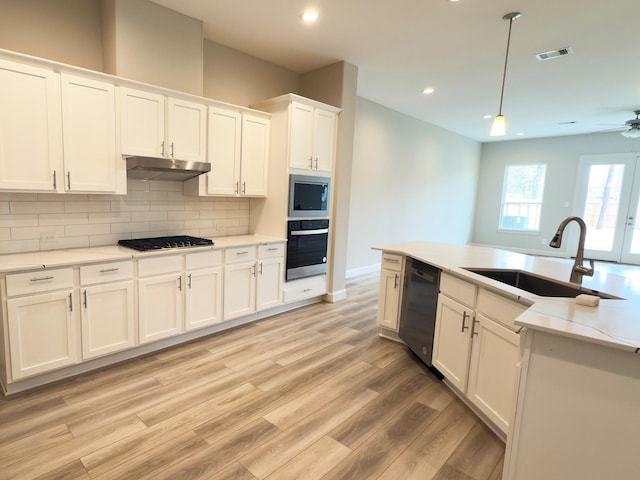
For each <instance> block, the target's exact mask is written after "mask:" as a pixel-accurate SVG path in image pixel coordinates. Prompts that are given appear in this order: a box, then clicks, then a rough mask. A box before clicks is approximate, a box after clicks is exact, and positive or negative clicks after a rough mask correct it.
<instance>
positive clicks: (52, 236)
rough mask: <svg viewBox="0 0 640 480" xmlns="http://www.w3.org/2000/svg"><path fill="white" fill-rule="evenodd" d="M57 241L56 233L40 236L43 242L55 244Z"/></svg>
mask: <svg viewBox="0 0 640 480" xmlns="http://www.w3.org/2000/svg"><path fill="white" fill-rule="evenodd" d="M55 240H56V234H55V233H54V232H47V233H41V234H40V241H41V242H45V243H46V242H54V241H55Z"/></svg>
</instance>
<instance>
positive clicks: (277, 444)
mask: <svg viewBox="0 0 640 480" xmlns="http://www.w3.org/2000/svg"><path fill="white" fill-rule="evenodd" d="M347 292H348V295H347V299H346V300H344V301H342V302H339V303H336V304H324V303H323V304H316V305H311V306H308V307H304V308H301V309H298V310H296V311H293V312H287V313H284V314H281V315H278V316H275V317H272V318H269V319H266V320H263V321H260V322H257V323H254V324H251V325H248V326H244V327H240V328H238V329H235V330H232V331H228V332H224V333H221V334H218V335H215V336H211V337H208V338H204V339H201V340H198V341H195V342H192V343H189V344H186V345H182V346H179V347H176V348H173V349H170V350H165V351H163V352H158V353H156V354H153V355H149V356H146V357H144V358H140V359H136V360H133V361H130V362H127V363H123V364H120V365H116V366H113V367H110V368H107V369H103V370H101V371H98V372H94V373H89V374H85V375H82V376H80V377H76V378H73V379H69V380H65V381H62V382H59V383H57V384H54V385H51V386H47V387H44V388H41V389H38V390H37V391H33V392H28V393H24V394H20V395H17V396H14V397H9V398H0V479H7V480H8V479H18V480H22V479H25V480H26V479H66V480H74V479H77V480H80V479H105V480H107V479H108V480H112V479H135V480H140V479H171V480H181V479H184V480H188V479H209V480H222V479H238V480H294V479H295V480H297V479H304V480H320V479H322V480H337V479H349V480H370V479H380V480H398V479H402V480H410V479H420V480H429V479H435V480H454V479H461V480H498V479H499V478H500V477H501V474H502V463H503V458H504V444H503V443H502V442H501V441H500V440H499V439H498V438H497V437H496V436H495V435H494V434H493V433H492V432H491V431H490V430H489V429H488V428H487V427H485V426H484V425H483V424H482V423H481V422H480V421H479V420H478V419H477V418H476V417H475V415H474V414H473V413H472V412H471V411H470V410H469V409H468V408H467V407H466V406H465V405H464V404H463V403H462V402H461V401H460V400H459V399H458V398H457V397H455V396H454V395H453V394H452V393H451V392H450V391H449V390H448V389H447V388H446V387H445V386H444V385H443V384H442V383H441V382H439V381H438V380H437V379H436V378H435V377H434V376H433V375H432V374H431V373H430V372H429V371H427V370H426V369H425V368H424V367H423V366H422V365H421V364H419V363H418V362H417V361H416V360H415V359H414V357H412V356H411V354H410V353H409V351H408V350H407V349H406V347H404V346H403V345H401V344H398V343H396V342H392V341H389V340H385V339H383V338H380V337H379V336H378V335H377V329H376V325H375V323H376V308H377V294H378V282H377V275H366V276H362V277H358V278H356V279H354V280H352V281H350V282H349V284H348V285H347Z"/></svg>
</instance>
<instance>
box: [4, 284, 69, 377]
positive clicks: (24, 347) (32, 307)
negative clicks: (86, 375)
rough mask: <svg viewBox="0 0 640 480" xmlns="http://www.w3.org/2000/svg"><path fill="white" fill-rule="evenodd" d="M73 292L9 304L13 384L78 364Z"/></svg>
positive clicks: (33, 296)
mask: <svg viewBox="0 0 640 480" xmlns="http://www.w3.org/2000/svg"><path fill="white" fill-rule="evenodd" d="M74 307H75V302H74V296H73V292H72V290H71V289H70V288H69V289H66V290H62V291H59V292H53V293H43V294H40V295H29V296H25V297H19V298H11V299H9V300H7V312H8V320H9V322H8V323H9V345H10V357H11V377H12V379H13V380H19V379H21V378H25V377H29V376H32V375H36V374H39V373H44V372H48V371H50V370H55V369H57V368H60V367H65V366H67V365H73V364H74V363H76V362H77V361H78V349H77V325H76V323H77V321H76V320H77V317H76V315H75V312H74Z"/></svg>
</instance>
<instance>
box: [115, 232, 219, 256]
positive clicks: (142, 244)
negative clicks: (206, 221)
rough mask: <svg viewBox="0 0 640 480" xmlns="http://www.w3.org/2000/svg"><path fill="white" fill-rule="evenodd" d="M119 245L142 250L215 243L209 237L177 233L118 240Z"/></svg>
mask: <svg viewBox="0 0 640 480" xmlns="http://www.w3.org/2000/svg"><path fill="white" fill-rule="evenodd" d="M118 245H122V246H123V247H128V248H133V249H134V250H138V251H140V252H146V251H149V250H161V249H165V248H181V247H201V246H206V245H213V240H209V239H208V238H199V237H190V236H188V235H176V236H173V237H151V238H134V239H130V240H118Z"/></svg>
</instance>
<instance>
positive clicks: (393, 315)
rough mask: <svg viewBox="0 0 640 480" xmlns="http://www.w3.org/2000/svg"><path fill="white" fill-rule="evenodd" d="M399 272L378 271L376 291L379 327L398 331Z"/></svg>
mask: <svg viewBox="0 0 640 480" xmlns="http://www.w3.org/2000/svg"><path fill="white" fill-rule="evenodd" d="M401 280H402V279H401V278H400V272H395V271H392V270H386V269H383V270H381V271H380V290H379V292H378V302H379V304H378V319H377V324H378V326H380V327H383V328H388V329H389V330H393V331H396V332H397V331H398V316H399V313H400V284H401V283H402V282H401Z"/></svg>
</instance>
